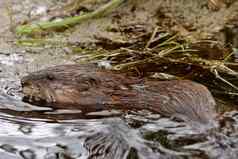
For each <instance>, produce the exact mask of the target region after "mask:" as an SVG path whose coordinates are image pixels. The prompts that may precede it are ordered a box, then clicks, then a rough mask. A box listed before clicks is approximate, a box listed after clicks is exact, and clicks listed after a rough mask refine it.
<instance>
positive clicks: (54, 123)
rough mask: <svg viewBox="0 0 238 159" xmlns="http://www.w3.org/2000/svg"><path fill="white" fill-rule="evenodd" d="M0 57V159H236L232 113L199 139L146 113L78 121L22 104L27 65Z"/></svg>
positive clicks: (237, 122) (236, 122)
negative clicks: (21, 92)
mask: <svg viewBox="0 0 238 159" xmlns="http://www.w3.org/2000/svg"><path fill="white" fill-rule="evenodd" d="M0 57H1V58H2V59H1V60H3V61H2V62H1V60H0V68H1V72H0V75H1V76H0V86H1V88H0V158H2V159H22V158H23V159H86V158H89V159H94V158H97V159H112V158H113V159H123V158H128V159H129V158H130V159H131V158H132V159H137V158H140V159H158V158H160V159H168V158H169V159H171V158H176V159H179V158H181V159H183V158H188V159H189V158H191V159H193V158H196V159H202V158H214V159H215V158H216V159H224V158H227V159H236V158H238V133H237V132H238V113H237V112H236V111H234V112H230V113H226V114H225V115H224V120H223V122H222V124H221V125H222V126H221V127H220V129H217V130H215V133H213V132H211V133H209V132H205V133H201V132H199V131H196V129H194V127H190V126H189V125H188V124H186V123H184V122H181V121H176V120H174V119H169V118H162V117H161V116H160V115H157V114H151V113H148V112H146V111H142V112H140V113H132V112H131V113H128V114H124V115H122V114H121V112H110V113H111V114H110V113H108V112H102V113H101V114H96V113H91V114H89V115H88V116H82V114H80V111H79V112H78V111H75V110H71V111H65V110H52V109H51V108H47V107H36V106H33V105H30V104H26V103H24V102H22V101H21V94H20V93H19V90H20V82H19V79H20V76H21V75H23V74H25V72H27V71H26V70H27V69H26V66H27V64H28V62H29V61H31V60H28V59H27V58H26V57H23V55H18V54H13V55H0ZM82 117H83V118H84V119H82ZM80 118H81V119H80Z"/></svg>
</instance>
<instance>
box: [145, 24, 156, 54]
mask: <svg viewBox="0 0 238 159" xmlns="http://www.w3.org/2000/svg"><path fill="white" fill-rule="evenodd" d="M158 29H159V27H158V26H157V27H155V29H154V31H153V33H152V35H151V37H150V39H149V41H148V42H147V44H146V46H145V50H147V49H148V48H149V47H150V44H151V43H152V41H153V40H154V38H155V35H156V33H157V32H158Z"/></svg>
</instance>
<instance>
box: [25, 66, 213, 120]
mask: <svg viewBox="0 0 238 159" xmlns="http://www.w3.org/2000/svg"><path fill="white" fill-rule="evenodd" d="M22 86H23V93H24V95H25V97H24V100H25V101H27V102H30V103H33V104H37V105H41V106H51V107H53V108H56V109H80V110H81V111H83V112H93V111H100V110H108V109H125V110H128V109H136V110H138V109H148V110H150V111H153V112H157V113H160V114H162V115H164V116H178V117H181V118H182V119H184V120H194V121H199V122H202V123H206V122H208V121H209V120H210V119H211V118H213V117H214V116H215V114H216V112H215V101H214V99H213V97H212V95H211V93H210V92H209V91H208V89H207V88H206V87H205V86H203V85H201V84H198V83H195V82H192V81H188V80H174V81H153V80H147V79H139V78H136V77H128V76H126V75H125V74H117V73H114V72H112V71H106V70H102V69H97V68H96V67H94V66H93V65H61V66H55V67H50V68H48V69H45V70H41V71H38V72H35V73H31V74H29V75H28V76H26V77H24V78H22Z"/></svg>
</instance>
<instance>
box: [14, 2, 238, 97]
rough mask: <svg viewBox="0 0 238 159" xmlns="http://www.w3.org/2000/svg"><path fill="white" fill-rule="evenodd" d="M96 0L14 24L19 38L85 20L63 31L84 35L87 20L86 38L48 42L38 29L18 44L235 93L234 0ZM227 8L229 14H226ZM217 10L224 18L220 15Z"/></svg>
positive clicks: (237, 74) (237, 86) (237, 14)
mask: <svg viewBox="0 0 238 159" xmlns="http://www.w3.org/2000/svg"><path fill="white" fill-rule="evenodd" d="M170 3H171V2H170ZM99 4H100V3H97V2H96V1H93V0H75V1H72V2H70V3H69V4H67V5H66V6H65V7H63V9H64V11H63V12H62V14H59V12H58V11H57V10H51V11H50V12H49V13H50V19H56V18H57V17H63V19H62V20H60V21H55V20H52V21H47V22H36V23H32V21H29V22H30V24H24V25H20V26H18V27H17V28H16V33H17V34H19V35H21V36H22V37H25V35H24V34H27V35H32V34H35V33H36V34H37V35H39V33H40V32H43V33H44V34H43V35H44V36H45V35H47V34H45V33H46V32H48V31H52V30H55V29H56V30H60V31H62V30H65V28H70V27H72V26H73V25H76V24H78V23H81V22H82V21H81V20H83V21H84V20H87V21H88V22H86V23H87V25H88V26H87V25H86V26H87V27H88V28H85V26H84V25H81V26H79V27H78V28H77V26H76V27H74V28H73V30H72V29H71V30H70V32H67V36H68V35H69V34H71V35H72V34H78V35H77V38H79V37H80V36H83V35H84V34H83V33H82V32H80V31H79V32H78V31H77V30H80V29H82V27H84V28H83V30H87V29H89V30H90V27H91V26H90V25H95V26H94V29H95V28H97V29H95V30H93V31H92V32H91V33H89V34H90V40H91V41H89V42H88V41H87V42H82V41H76V42H75V41H74V42H72V41H70V40H66V41H64V42H62V40H60V39H56V40H54V38H53V39H52V40H50V42H49V40H47V38H46V37H43V38H42V34H41V33H40V34H41V36H38V38H36V39H35V36H33V38H32V37H31V38H29V37H28V38H20V39H19V40H18V44H19V45H25V44H27V45H28V46H32V47H34V46H35V45H37V46H39V45H49V44H50V45H54V46H55V45H57V46H61V47H68V48H70V50H71V51H72V53H73V54H75V53H77V54H79V55H80V58H77V60H76V61H77V62H82V61H83V62H85V60H86V61H98V60H100V61H101V60H106V61H110V63H111V64H112V66H113V67H112V69H114V70H117V71H123V72H125V71H127V72H128V71H130V72H134V73H136V74H138V75H142V76H149V75H151V74H153V73H155V72H160V73H161V72H163V73H166V74H172V75H175V76H177V78H183V79H191V80H195V81H198V82H200V83H203V84H205V85H207V86H208V87H209V88H210V89H211V90H212V91H213V93H214V94H217V95H222V96H224V95H226V96H227V97H229V98H232V99H233V98H234V97H236V96H237V95H238V81H237V77H238V72H237V70H238V69H237V63H236V62H235V61H236V54H237V51H235V49H234V48H235V47H236V40H235V39H236V38H237V36H235V37H233V39H228V38H229V36H228V35H227V34H228V33H229V32H232V33H233V32H234V28H236V26H237V24H234V23H233V22H234V19H235V18H236V17H238V11H237V9H235V7H236V6H238V2H234V1H229V2H228V1H222V0H208V1H207V0H202V1H201V3H200V2H197V1H188V0H183V1H179V2H178V1H174V2H173V3H171V5H168V4H169V2H162V1H156V4H155V2H154V1H153V0H151V1H148V2H145V1H141V2H140V3H139V2H135V1H123V0H111V1H110V2H108V3H106V4H100V5H99ZM121 4H122V5H121ZM142 4H144V6H142ZM153 4H154V6H153ZM94 5H95V6H96V7H95V6H94ZM183 5H184V6H183ZM204 5H206V6H204ZM88 6H90V7H88ZM93 6H94V7H93ZM98 6H101V7H98ZM118 7H119V8H118ZM173 7H174V8H175V10H173V9H174V8H173ZM95 8H99V9H95ZM61 9H62V8H61ZM89 10H90V12H89ZM109 10H110V11H112V12H110V14H108V16H107V17H104V18H102V21H100V20H96V19H94V18H96V17H97V18H99V19H100V18H101V17H103V16H104V15H105V12H107V13H108V11H109ZM182 10H184V11H183V12H182ZM191 10H193V12H191ZM83 11H84V12H83ZM85 11H86V13H85ZM175 12H177V13H175ZM144 13H145V16H144V17H143V16H142V14H144ZM188 13H189V15H188ZM230 13H232V15H231V16H230V17H228V16H227V15H229V14H230ZM221 15H222V16H223V17H221V18H220V16H221ZM189 16H190V17H189ZM207 16H211V17H210V18H208V17H207ZM64 17H65V18H64ZM179 17H180V19H179ZM205 17H206V18H207V19H205ZM198 18H199V20H200V21H199V20H198ZM211 18H212V19H211ZM222 18H223V21H221V19H222ZM89 19H91V20H89ZM108 19H109V20H108ZM148 19H149V20H148ZM209 20H210V21H209ZM104 22H105V23H104ZM31 23H32V24H31ZM228 24H230V25H228ZM231 24H232V25H231ZM210 25H212V26H213V28H214V29H213V30H211V29H210ZM227 27H228V30H226V29H227ZM61 28H63V29H61ZM98 28H100V29H98ZM102 28H103V29H102ZM63 34H64V33H63ZM91 34H92V35H91ZM221 34H222V36H221ZM71 35H70V36H71ZM48 36H49V34H48ZM63 36H64V35H63ZM39 37H40V39H39ZM50 37H52V35H50ZM53 37H54V36H53ZM219 37H222V38H219ZM69 39H70V38H69ZM92 39H93V40H92ZM228 42H229V43H228ZM237 102H238V101H237Z"/></svg>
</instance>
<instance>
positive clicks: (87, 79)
mask: <svg viewBox="0 0 238 159" xmlns="http://www.w3.org/2000/svg"><path fill="white" fill-rule="evenodd" d="M75 81H76V82H78V83H87V84H89V85H98V83H99V80H98V79H97V78H96V77H93V76H90V75H85V74H81V75H77V77H76V78H75Z"/></svg>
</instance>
